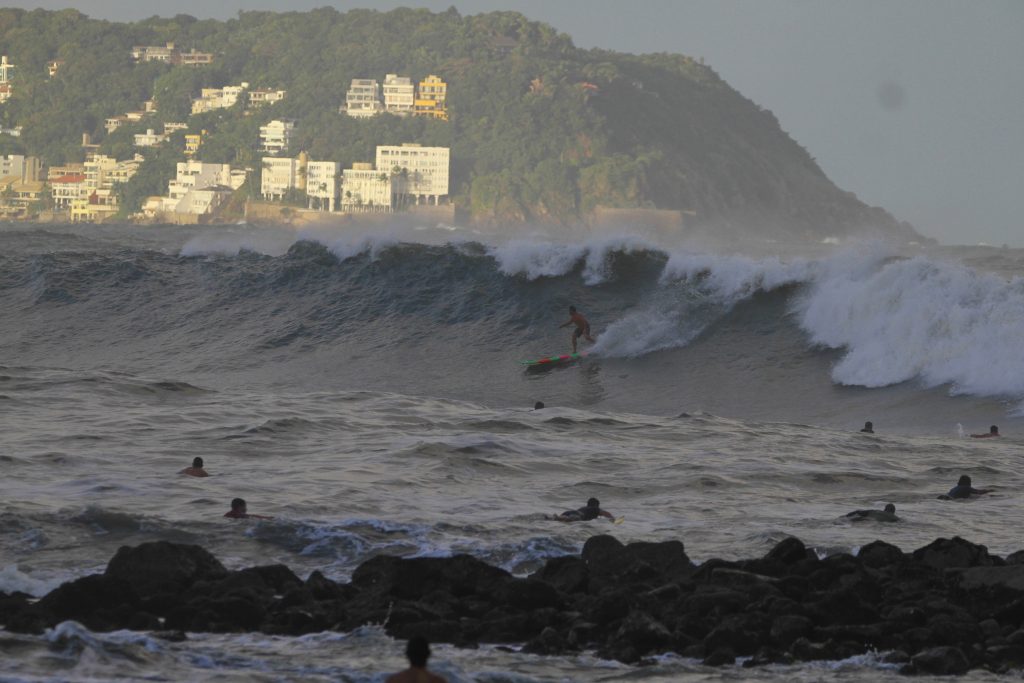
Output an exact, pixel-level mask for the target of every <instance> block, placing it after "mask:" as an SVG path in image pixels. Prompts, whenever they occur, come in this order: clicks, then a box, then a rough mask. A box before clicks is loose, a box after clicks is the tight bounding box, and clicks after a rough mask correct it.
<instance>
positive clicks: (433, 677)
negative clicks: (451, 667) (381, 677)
mask: <svg viewBox="0 0 1024 683" xmlns="http://www.w3.org/2000/svg"><path fill="white" fill-rule="evenodd" d="M405 656H406V657H408V658H409V668H408V669H406V670H405V671H399V672H398V673H396V674H392V675H390V676H388V677H387V679H386V680H385V681H384V683H447V681H446V680H445V679H444V678H443V677H441V676H438V675H437V674H435V673H432V672H430V671H427V660H428V659H430V644H429V643H427V639H426V638H422V637H420V636H417V637H415V638H410V639H409V643H408V644H407V645H406V646H405Z"/></svg>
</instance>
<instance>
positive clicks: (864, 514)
mask: <svg viewBox="0 0 1024 683" xmlns="http://www.w3.org/2000/svg"><path fill="white" fill-rule="evenodd" d="M846 516H847V517H848V518H850V519H851V520H853V521H854V522H860V521H862V520H865V519H870V520H871V521H873V522H898V521H900V518H899V517H897V516H896V506H895V505H893V504H892V503H889V504H888V505H886V506H885V509H884V510H854V511H853V512H848V513H846Z"/></svg>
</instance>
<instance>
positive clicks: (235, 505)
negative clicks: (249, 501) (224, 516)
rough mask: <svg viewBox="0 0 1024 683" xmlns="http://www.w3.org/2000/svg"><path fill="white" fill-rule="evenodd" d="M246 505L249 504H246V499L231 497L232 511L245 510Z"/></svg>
mask: <svg viewBox="0 0 1024 683" xmlns="http://www.w3.org/2000/svg"><path fill="white" fill-rule="evenodd" d="M246 507H247V506H246V504H245V500H243V499H242V498H232V499H231V511H232V512H239V511H240V512H245V509H246Z"/></svg>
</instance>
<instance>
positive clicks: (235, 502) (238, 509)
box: [224, 498, 273, 519]
mask: <svg viewBox="0 0 1024 683" xmlns="http://www.w3.org/2000/svg"><path fill="white" fill-rule="evenodd" d="M224 516H225V517H229V518H231V519H273V517H265V516H263V515H250V514H249V506H248V505H246V502H245V500H243V499H241V498H233V499H232V500H231V509H230V510H228V511H227V512H225V513H224Z"/></svg>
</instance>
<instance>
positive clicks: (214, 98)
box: [192, 82, 249, 114]
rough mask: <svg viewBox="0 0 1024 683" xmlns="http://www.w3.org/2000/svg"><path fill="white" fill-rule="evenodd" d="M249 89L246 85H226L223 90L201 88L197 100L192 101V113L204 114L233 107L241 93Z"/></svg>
mask: <svg viewBox="0 0 1024 683" xmlns="http://www.w3.org/2000/svg"><path fill="white" fill-rule="evenodd" d="M248 88H249V84H248V83H244V82H243V83H242V84H241V85H227V86H224V87H223V88H203V89H202V90H201V91H200V95H199V99H196V100H192V113H193V114H205V113H206V112H208V111H213V110H214V109H226V108H228V107H233V106H234V105H235V103H236V102H238V98H239V97H241V96H242V93H243V92H245V91H246V90H247V89H248Z"/></svg>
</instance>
